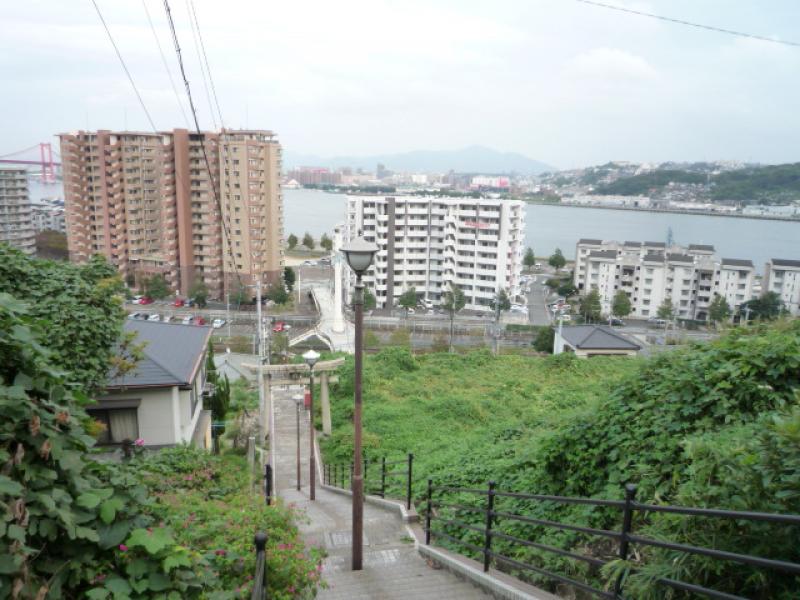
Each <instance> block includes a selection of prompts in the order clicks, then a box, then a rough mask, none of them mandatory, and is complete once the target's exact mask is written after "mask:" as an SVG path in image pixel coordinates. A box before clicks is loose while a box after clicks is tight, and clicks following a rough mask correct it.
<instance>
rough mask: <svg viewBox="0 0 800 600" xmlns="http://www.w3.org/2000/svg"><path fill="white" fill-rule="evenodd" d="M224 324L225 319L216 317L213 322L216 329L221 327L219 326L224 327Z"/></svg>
mask: <svg viewBox="0 0 800 600" xmlns="http://www.w3.org/2000/svg"><path fill="white" fill-rule="evenodd" d="M223 325H225V319H214V322H213V323H211V326H212V327H213V328H214V329H219V328H220V327H222V326H223Z"/></svg>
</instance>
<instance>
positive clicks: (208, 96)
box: [186, 0, 217, 129]
mask: <svg viewBox="0 0 800 600" xmlns="http://www.w3.org/2000/svg"><path fill="white" fill-rule="evenodd" d="M186 12H187V13H188V15H189V26H190V27H191V29H192V42H194V51H195V52H196V53H197V62H199V63H200V75H201V76H202V78H203V89H205V91H206V101H207V102H208V110H209V112H210V113H211V122H212V123H213V124H214V129H216V128H217V118H216V117H215V116H214V105H213V104H212V103H211V93H210V92H209V91H208V79H207V78H206V70H205V67H204V66H203V57H202V56H201V55H200V43H199V42H198V40H197V29H195V27H194V21H192V16H191V12H192V9H191V7H190V6H189V0H186Z"/></svg>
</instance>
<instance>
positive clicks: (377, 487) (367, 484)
mask: <svg viewBox="0 0 800 600" xmlns="http://www.w3.org/2000/svg"><path fill="white" fill-rule="evenodd" d="M362 473H363V476H364V494H366V495H371V496H380V497H381V498H386V490H387V480H388V485H389V486H391V485H393V484H395V485H398V486H402V488H403V492H404V493H405V501H406V510H410V509H411V483H412V482H413V477H414V455H413V454H409V455H407V456H406V458H404V459H402V460H392V461H388V460H386V457H385V456H383V457H381V458H375V459H372V460H370V459H368V458H366V457H365V458H364V459H363V462H362ZM322 475H323V483H325V484H326V485H330V486H333V487H338V488H342V489H352V487H353V463H352V462H350V463H347V464H345V463H325V466H324V468H323V473H322Z"/></svg>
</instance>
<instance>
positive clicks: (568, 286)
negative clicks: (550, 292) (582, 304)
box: [556, 279, 578, 298]
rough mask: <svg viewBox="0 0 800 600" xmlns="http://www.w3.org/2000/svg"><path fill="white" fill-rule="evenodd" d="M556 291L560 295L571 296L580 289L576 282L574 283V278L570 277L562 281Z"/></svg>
mask: <svg viewBox="0 0 800 600" xmlns="http://www.w3.org/2000/svg"><path fill="white" fill-rule="evenodd" d="M556 291H557V292H558V295H559V296H564V298H569V297H570V296H573V295H574V294H575V293H576V292H577V291H578V289H577V288H576V287H575V284H574V283H572V280H571V279H570V280H567V281H565V282H564V283H562V284H561V285H560V286H558V289H557V290H556Z"/></svg>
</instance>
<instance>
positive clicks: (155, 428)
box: [105, 388, 175, 446]
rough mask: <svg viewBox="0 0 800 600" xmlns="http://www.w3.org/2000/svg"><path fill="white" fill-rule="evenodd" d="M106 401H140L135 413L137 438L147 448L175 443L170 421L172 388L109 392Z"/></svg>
mask: <svg viewBox="0 0 800 600" xmlns="http://www.w3.org/2000/svg"><path fill="white" fill-rule="evenodd" d="M105 398H106V399H108V400H111V401H113V400H140V401H141V403H140V404H139V408H138V409H137V411H136V418H137V420H138V421H139V437H140V438H142V439H143V440H144V443H145V445H147V446H163V445H171V444H174V443H175V435H174V421H173V419H172V388H154V389H127V390H125V391H124V392H111V393H109V394H108V395H107V396H106V397H105Z"/></svg>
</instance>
